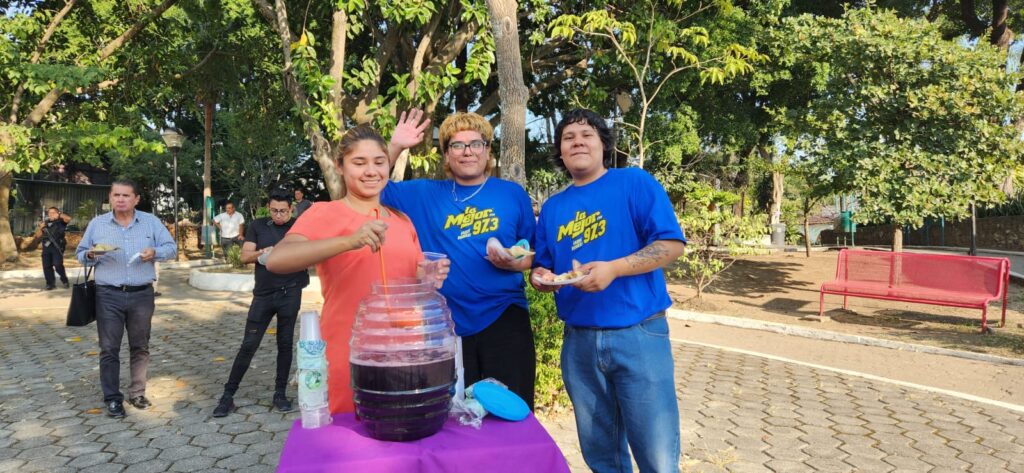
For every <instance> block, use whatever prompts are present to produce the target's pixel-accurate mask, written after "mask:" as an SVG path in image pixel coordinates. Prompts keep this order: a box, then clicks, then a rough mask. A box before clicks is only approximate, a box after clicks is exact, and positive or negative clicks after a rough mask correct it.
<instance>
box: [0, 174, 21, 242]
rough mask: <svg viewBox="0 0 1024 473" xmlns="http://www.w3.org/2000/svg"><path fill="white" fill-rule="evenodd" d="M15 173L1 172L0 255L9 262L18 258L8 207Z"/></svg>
mask: <svg viewBox="0 0 1024 473" xmlns="http://www.w3.org/2000/svg"><path fill="white" fill-rule="evenodd" d="M12 184H14V174H12V173H9V172H0V256H3V260H4V261H7V262H11V261H17V260H18V246H17V245H16V244H15V243H14V233H13V232H11V213H10V210H9V209H8V204H9V202H10V196H11V185H12Z"/></svg>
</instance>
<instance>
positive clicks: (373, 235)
mask: <svg viewBox="0 0 1024 473" xmlns="http://www.w3.org/2000/svg"><path fill="white" fill-rule="evenodd" d="M387 229H388V224H386V223H384V222H383V221H380V220H370V221H368V222H366V223H364V224H363V226H361V227H359V229H358V230H356V231H355V232H354V233H353V234H352V235H351V236H350V237H349V238H351V239H352V249H353V250H357V249H359V248H362V247H364V246H369V247H370V251H373V252H376V251H377V250H379V249H380V245H383V244H384V232H386V231H387Z"/></svg>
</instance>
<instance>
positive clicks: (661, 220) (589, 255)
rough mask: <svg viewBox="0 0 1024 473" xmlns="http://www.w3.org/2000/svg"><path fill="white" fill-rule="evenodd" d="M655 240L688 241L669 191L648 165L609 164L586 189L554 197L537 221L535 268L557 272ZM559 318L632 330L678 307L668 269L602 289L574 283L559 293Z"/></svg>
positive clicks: (618, 280) (574, 323)
mask: <svg viewBox="0 0 1024 473" xmlns="http://www.w3.org/2000/svg"><path fill="white" fill-rule="evenodd" d="M656 240H679V241H682V242H686V238H685V237H684V236H683V231H682V229H681V228H680V227H679V221H678V220H677V219H676V215H675V212H673V210H672V204H671V202H669V200H668V195H666V194H665V188H663V187H662V186H661V184H660V183H658V181H656V180H655V179H654V177H652V176H651V175H650V174H648V173H647V172H645V171H643V170H642V169H636V168H628V169H609V170H608V172H607V173H606V174H605V175H603V176H601V177H600V178H598V179H597V180H596V181H594V182H591V183H589V184H587V185H584V186H579V187H577V186H569V187H568V188H566V189H565V190H563V191H562V192H559V193H558V194H555V195H553V196H551V198H550V199H548V201H547V202H545V203H544V207H543V208H541V211H540V220H539V221H538V222H537V254H536V256H535V259H534V266H540V267H544V268H548V269H550V270H551V271H554V272H555V273H557V274H561V273H564V272H566V271H570V270H572V260H573V259H575V260H577V261H579V262H580V263H581V264H585V263H589V262H591V261H612V260H614V259H617V258H621V257H623V256H628V255H631V254H633V253H636V252H637V251H638V250H640V249H641V248H643V247H645V246H647V245H649V244H651V243H653V242H654V241H656ZM555 303H556V304H557V306H558V316H559V317H560V318H561V319H562V320H564V321H565V323H567V324H569V325H572V326H576V327H605V328H620V327H629V326H632V325H636V324H637V323H639V322H642V321H643V320H644V319H646V318H648V317H650V316H651V315H654V314H656V313H658V312H660V311H663V310H665V309H667V308H668V307H669V306H671V305H672V300H671V299H670V298H669V296H668V291H667V290H666V289H665V275H664V273H663V272H662V270H661V268H659V269H656V270H654V271H651V272H649V273H645V274H638V275H635V276H624V277H620V278H616V279H615V280H614V281H612V283H611V284H610V285H609V286H608V287H607V288H606V289H605V290H603V291H601V292H596V293H595V292H583V291H580V290H579V289H576V288H575V287H572V286H565V287H562V288H561V289H560V290H559V291H558V292H557V293H556V294H555Z"/></svg>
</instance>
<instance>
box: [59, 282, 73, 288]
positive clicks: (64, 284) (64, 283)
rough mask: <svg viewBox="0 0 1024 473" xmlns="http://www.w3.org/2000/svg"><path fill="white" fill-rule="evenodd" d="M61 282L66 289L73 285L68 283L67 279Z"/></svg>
mask: <svg viewBox="0 0 1024 473" xmlns="http://www.w3.org/2000/svg"><path fill="white" fill-rule="evenodd" d="M61 284H62V285H63V286H64V289H67V288H69V287H71V285H70V284H68V282H67V281H64V282H62V283H61Z"/></svg>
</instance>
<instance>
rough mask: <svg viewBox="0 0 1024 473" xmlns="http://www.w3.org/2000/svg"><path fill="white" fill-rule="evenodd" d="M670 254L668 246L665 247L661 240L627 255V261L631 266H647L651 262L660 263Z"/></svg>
mask: <svg viewBox="0 0 1024 473" xmlns="http://www.w3.org/2000/svg"><path fill="white" fill-rule="evenodd" d="M667 254H668V248H665V247H664V246H663V245H662V244H661V242H658V241H656V242H654V243H651V244H650V245H647V246H645V247H643V248H641V249H640V251H637V252H636V253H633V254H631V255H629V256H627V257H626V261H627V262H628V263H629V267H630V268H634V269H635V268H639V267H642V266H646V265H648V264H651V263H658V262H660V261H661V259H662V258H664V257H665V255H667Z"/></svg>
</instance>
